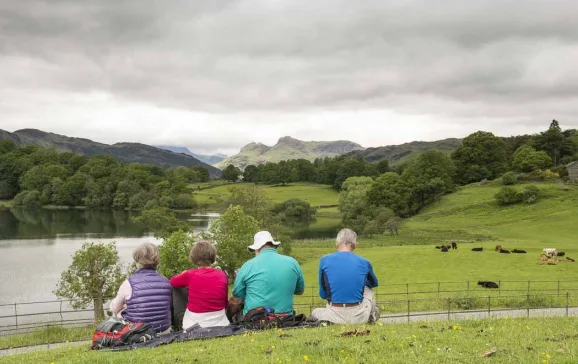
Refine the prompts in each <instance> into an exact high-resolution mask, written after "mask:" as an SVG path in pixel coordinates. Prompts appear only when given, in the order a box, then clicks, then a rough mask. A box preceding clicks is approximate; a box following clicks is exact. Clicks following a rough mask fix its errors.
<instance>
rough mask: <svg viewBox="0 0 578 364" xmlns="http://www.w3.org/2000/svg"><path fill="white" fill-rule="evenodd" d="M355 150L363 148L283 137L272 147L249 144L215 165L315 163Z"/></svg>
mask: <svg viewBox="0 0 578 364" xmlns="http://www.w3.org/2000/svg"><path fill="white" fill-rule="evenodd" d="M354 150H363V147H362V146H361V145H359V144H357V143H353V142H350V141H347V140H338V141H330V142H316V141H312V142H305V141H301V140H297V139H294V138H291V137H283V138H281V139H279V141H278V142H277V144H275V145H274V146H272V147H269V146H267V145H265V144H261V143H250V144H247V145H246V146H244V147H243V148H242V149H241V151H240V152H239V154H236V155H234V156H231V157H228V158H226V159H225V160H223V161H221V162H219V163H217V164H215V167H217V168H220V169H224V168H225V167H227V166H228V165H229V164H232V165H234V166H236V167H238V168H241V169H244V168H245V167H246V166H248V165H250V164H253V165H259V164H263V163H267V162H274V163H277V162H280V161H283V160H291V159H307V160H310V161H313V160H314V159H315V158H323V157H336V156H338V155H341V154H344V153H348V152H351V151H354Z"/></svg>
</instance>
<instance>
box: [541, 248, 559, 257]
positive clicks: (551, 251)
mask: <svg viewBox="0 0 578 364" xmlns="http://www.w3.org/2000/svg"><path fill="white" fill-rule="evenodd" d="M542 250H543V251H544V253H546V255H550V256H553V257H555V256H556V255H557V254H558V252H557V251H556V248H544V249H542Z"/></svg>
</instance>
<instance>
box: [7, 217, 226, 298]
mask: <svg viewBox="0 0 578 364" xmlns="http://www.w3.org/2000/svg"><path fill="white" fill-rule="evenodd" d="M136 215H138V214H136V213H131V212H127V211H108V210H46V209H9V210H8V209H0V267H1V268H0V292H1V295H0V304H6V303H14V302H33V301H49V300H54V299H56V297H55V296H54V295H53V294H52V290H53V289H54V287H55V286H56V283H57V282H58V280H59V279H60V273H61V272H62V271H63V270H65V269H66V268H67V267H68V266H69V265H70V263H71V262H72V254H73V253H74V252H75V251H76V250H78V249H79V248H80V247H81V245H82V243H84V242H97V243H100V242H111V241H115V242H116V246H117V250H118V252H119V255H120V257H121V259H122V260H123V262H124V263H130V262H132V251H133V250H134V248H136V247H137V246H138V245H139V244H141V243H144V242H152V243H155V244H160V240H157V239H155V238H154V237H153V236H152V235H151V233H150V232H148V231H147V230H146V228H144V227H142V226H140V225H138V224H135V223H134V222H133V221H132V220H131V217H133V216H136ZM218 216H219V214H218V213H195V214H192V213H179V214H178V217H179V218H181V219H186V220H189V221H191V222H193V225H194V227H195V231H203V230H206V229H208V227H209V224H210V223H211V221H212V220H214V219H215V218H217V217H218Z"/></svg>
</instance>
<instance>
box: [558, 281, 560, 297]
mask: <svg viewBox="0 0 578 364" xmlns="http://www.w3.org/2000/svg"><path fill="white" fill-rule="evenodd" d="M558 296H560V281H558Z"/></svg>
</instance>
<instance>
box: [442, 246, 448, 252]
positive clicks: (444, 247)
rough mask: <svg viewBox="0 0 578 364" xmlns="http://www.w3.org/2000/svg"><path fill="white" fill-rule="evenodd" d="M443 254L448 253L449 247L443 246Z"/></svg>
mask: <svg viewBox="0 0 578 364" xmlns="http://www.w3.org/2000/svg"><path fill="white" fill-rule="evenodd" d="M441 251H442V252H444V253H447V252H448V247H447V246H445V245H444V246H442V250H441Z"/></svg>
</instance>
